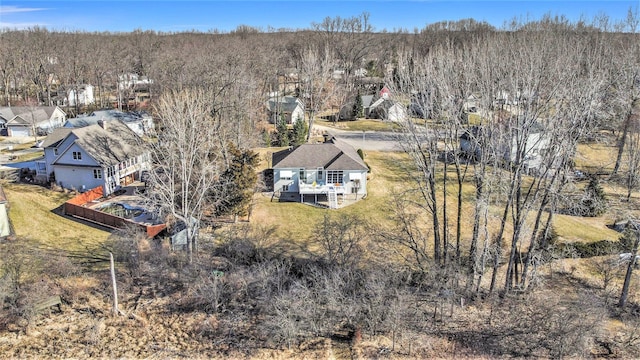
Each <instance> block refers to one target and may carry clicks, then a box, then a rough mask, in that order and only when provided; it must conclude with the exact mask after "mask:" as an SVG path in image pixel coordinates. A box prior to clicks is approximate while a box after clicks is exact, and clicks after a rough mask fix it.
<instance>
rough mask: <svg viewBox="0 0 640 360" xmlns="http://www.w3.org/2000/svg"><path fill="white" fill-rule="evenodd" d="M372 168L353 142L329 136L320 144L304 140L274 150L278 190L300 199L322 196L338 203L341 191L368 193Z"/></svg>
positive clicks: (355, 196) (315, 199)
mask: <svg viewBox="0 0 640 360" xmlns="http://www.w3.org/2000/svg"><path fill="white" fill-rule="evenodd" d="M368 170H369V169H368V166H367V164H365V162H364V161H363V160H362V159H361V158H360V156H359V155H358V153H357V151H356V150H355V149H354V148H353V147H352V146H350V145H348V144H347V143H345V142H343V141H341V140H338V139H335V138H329V137H328V136H326V140H325V141H324V142H323V143H320V144H303V145H299V146H296V147H292V148H289V149H285V150H281V151H278V152H276V153H274V154H273V186H274V191H276V192H279V193H281V194H284V195H289V196H291V197H292V198H293V199H295V200H299V201H300V202H305V201H309V200H310V199H313V202H314V203H317V202H318V198H319V197H320V198H321V199H322V198H327V200H328V201H329V204H330V207H336V206H335V205H336V203H337V196H338V195H342V197H343V198H344V196H345V194H353V195H354V198H356V199H357V198H358V197H360V198H362V197H364V196H365V195H366V194H367V172H368ZM332 199H334V200H336V201H332ZM332 204H333V206H332Z"/></svg>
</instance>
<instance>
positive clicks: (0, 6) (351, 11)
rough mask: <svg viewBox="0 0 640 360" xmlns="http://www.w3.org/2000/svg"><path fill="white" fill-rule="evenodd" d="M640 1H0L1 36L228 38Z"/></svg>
mask: <svg viewBox="0 0 640 360" xmlns="http://www.w3.org/2000/svg"><path fill="white" fill-rule="evenodd" d="M629 8H633V9H638V8H640V0H608V1H607V0H601V1H596V0H592V1H579V0H568V1H553V0H539V1H520V0H512V1H507V0H498V1H484V0H459V1H458V0H453V1H451V0H449V1H444V0H440V1H438V0H410V1H409V0H343V1H317V0H316V1H314V0H298V1H285V0H279V1H278V0H276V1H274V0H264V1H248V0H246V1H245V0H227V1H222V0H220V1H218V0H196V1H175V0H111V1H100V0H84V1H75V0H68V1H65V0H62V1H60V0H57V1H54V0H50V1H29V0H27V1H11V0H1V1H0V28H6V27H9V28H25V27H31V26H41V27H46V28H48V29H50V30H68V31H76V30H81V31H90V32H93V31H111V32H128V31H132V30H134V29H142V30H155V31H162V32H179V31H187V30H197V31H203V32H205V31H209V30H213V29H219V30H221V31H229V30H233V29H235V28H236V27H237V26H238V25H241V24H244V25H250V26H254V27H258V28H261V29H262V30H264V31H266V30H267V28H268V27H269V26H271V27H272V28H275V29H278V28H290V29H300V28H309V27H310V26H311V23H313V22H321V21H322V19H324V18H325V17H327V16H329V17H335V16H340V17H351V16H357V15H359V14H361V13H362V12H365V11H366V12H368V13H369V14H370V22H371V24H372V25H373V26H374V27H375V29H376V30H378V31H380V30H382V29H387V30H388V31H392V30H394V29H407V30H409V31H412V30H413V29H414V28H418V29H421V28H423V27H424V26H425V25H426V24H429V23H433V22H437V21H442V20H458V19H464V18H474V19H476V20H478V21H487V22H489V23H490V24H492V25H494V26H496V27H498V28H500V27H502V25H503V24H504V23H505V21H509V20H511V19H513V18H518V19H522V20H527V19H530V20H531V19H534V20H535V19H539V18H540V17H542V16H543V15H544V14H551V15H564V16H565V17H567V18H568V19H570V20H572V21H576V20H578V19H579V18H580V17H581V16H582V17H585V18H586V19H589V20H591V19H592V18H593V17H594V16H597V15H601V14H605V15H607V16H608V17H609V19H610V20H611V22H616V21H620V20H622V19H624V18H625V17H626V16H627V11H628V10H629Z"/></svg>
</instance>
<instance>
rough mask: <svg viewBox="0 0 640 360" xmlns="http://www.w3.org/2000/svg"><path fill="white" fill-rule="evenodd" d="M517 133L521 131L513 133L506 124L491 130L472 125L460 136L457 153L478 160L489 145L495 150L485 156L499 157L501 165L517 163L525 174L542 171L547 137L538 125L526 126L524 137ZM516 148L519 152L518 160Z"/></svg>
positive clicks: (547, 145) (546, 149) (536, 123)
mask: <svg viewBox="0 0 640 360" xmlns="http://www.w3.org/2000/svg"><path fill="white" fill-rule="evenodd" d="M520 134H521V132H515V131H513V130H512V129H511V128H510V127H509V126H508V125H507V124H501V126H499V127H498V128H495V129H488V128H486V127H480V126H473V127H471V128H470V129H468V130H467V131H465V132H464V133H463V134H462V135H461V136H460V138H459V141H460V150H461V151H462V152H463V153H465V154H467V155H468V156H472V157H475V158H478V157H479V156H480V155H481V154H482V152H483V151H482V150H483V148H485V147H486V146H493V147H495V148H494V149H492V150H490V151H488V153H490V154H495V155H497V156H499V157H501V159H500V160H501V162H503V163H505V164H514V163H515V162H518V163H519V165H522V166H523V168H524V170H525V171H537V170H541V169H543V167H544V165H545V164H543V160H544V155H545V152H546V151H548V149H549V147H550V143H551V139H550V138H549V135H548V134H547V133H545V131H544V129H543V127H542V126H541V125H540V124H539V123H538V122H535V123H533V124H531V125H530V128H529V129H528V130H527V133H526V137H525V135H520ZM518 148H520V149H523V152H522V154H520V155H521V157H520V158H519V157H518V154H517V152H518Z"/></svg>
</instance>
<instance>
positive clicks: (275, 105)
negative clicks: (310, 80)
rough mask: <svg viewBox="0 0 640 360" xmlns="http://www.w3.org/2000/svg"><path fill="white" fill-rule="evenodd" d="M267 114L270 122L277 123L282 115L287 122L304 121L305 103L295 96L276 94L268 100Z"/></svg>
mask: <svg viewBox="0 0 640 360" xmlns="http://www.w3.org/2000/svg"><path fill="white" fill-rule="evenodd" d="M266 105H267V114H268V115H269V122H270V123H272V124H275V123H277V120H278V119H279V118H280V117H282V118H284V120H285V121H286V123H287V124H293V123H295V122H296V121H304V104H303V103H302V101H301V100H300V99H299V98H297V97H295V96H275V97H271V98H269V100H268V101H267V104H266Z"/></svg>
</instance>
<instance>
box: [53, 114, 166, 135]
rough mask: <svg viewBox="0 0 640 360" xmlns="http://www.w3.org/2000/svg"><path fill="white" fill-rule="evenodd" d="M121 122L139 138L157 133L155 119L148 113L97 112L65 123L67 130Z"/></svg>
mask: <svg viewBox="0 0 640 360" xmlns="http://www.w3.org/2000/svg"><path fill="white" fill-rule="evenodd" d="M112 120H120V121H122V122H123V123H125V125H127V126H128V127H129V128H130V129H131V130H133V131H134V132H135V133H136V134H138V136H144V135H149V134H153V133H154V132H155V124H154V122H153V117H151V115H149V114H147V113H146V112H139V111H132V112H122V111H120V110H115V109H109V110H96V111H93V112H92V113H90V114H88V115H83V116H78V117H76V118H72V119H68V120H67V121H66V122H65V123H64V127H67V128H81V127H85V126H89V125H94V124H97V123H98V122H99V121H112Z"/></svg>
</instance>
